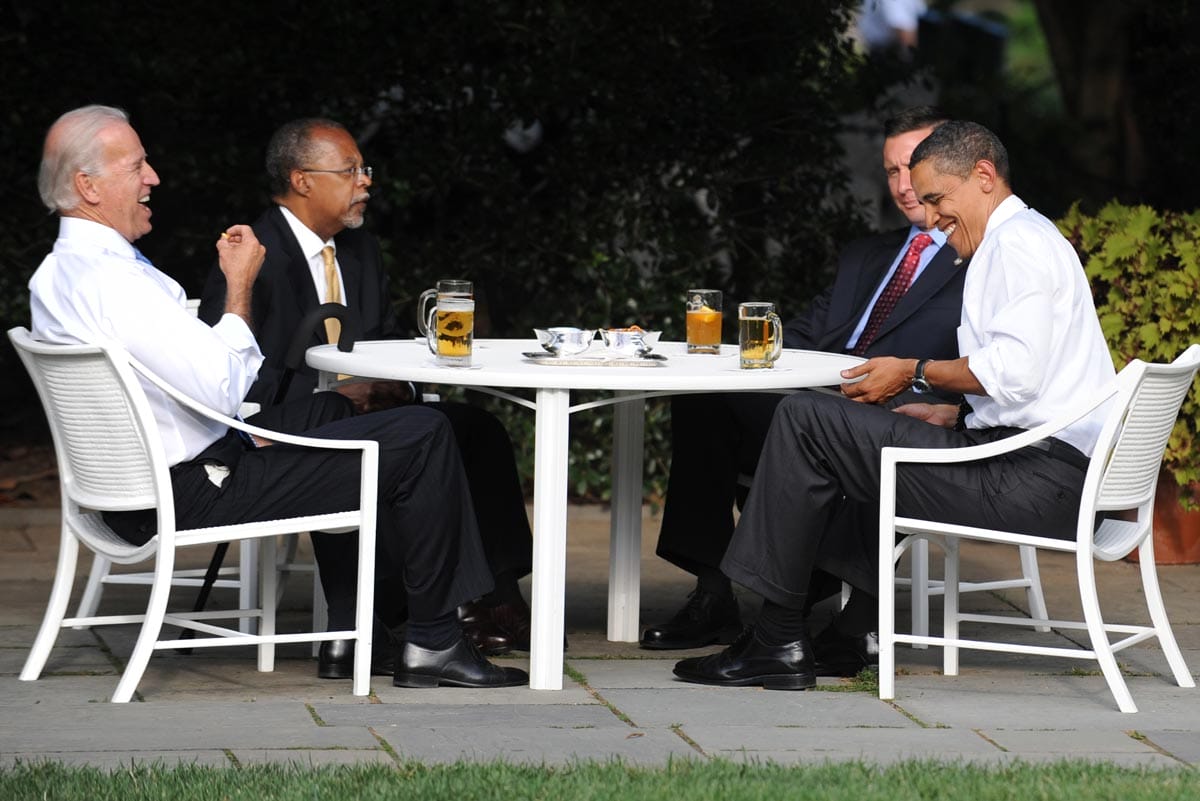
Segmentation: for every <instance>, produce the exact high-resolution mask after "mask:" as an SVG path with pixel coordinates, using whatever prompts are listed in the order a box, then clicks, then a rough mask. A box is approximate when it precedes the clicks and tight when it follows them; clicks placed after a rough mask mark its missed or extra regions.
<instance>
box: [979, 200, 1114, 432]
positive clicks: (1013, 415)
mask: <svg viewBox="0 0 1200 801" xmlns="http://www.w3.org/2000/svg"><path fill="white" fill-rule="evenodd" d="M958 351H959V353H961V354H963V355H964V356H966V357H967V363H968V366H969V367H970V368H971V372H972V373H973V374H974V375H975V377H976V378H977V379H978V380H979V383H980V384H982V385H983V388H984V389H986V390H987V393H988V394H987V395H986V396H983V397H980V396H977V395H968V396H967V400H968V401H969V402H970V403H971V406H972V408H973V409H974V413H973V414H971V415H968V417H967V426H968V427H969V428H994V427H999V426H1015V427H1017V428H1033V427H1034V426H1037V425H1040V424H1042V423H1045V422H1048V421H1050V420H1051V419H1053V418H1054V417H1056V416H1058V415H1059V414H1061V413H1063V412H1065V411H1067V410H1069V409H1072V408H1074V407H1076V406H1078V404H1079V402H1080V401H1081V400H1082V399H1084V398H1085V397H1086V394H1085V393H1087V392H1088V391H1089V390H1091V389H1093V388H1099V387H1103V386H1104V385H1106V384H1107V383H1108V382H1109V381H1111V380H1112V378H1113V376H1114V375H1115V371H1114V370H1113V362H1112V357H1111V356H1110V355H1109V350H1108V346H1107V345H1106V344H1105V341H1104V335H1103V333H1102V332H1101V330H1100V321H1099V319H1098V318H1097V316H1096V307H1095V305H1094V303H1093V302H1092V290H1091V287H1090V286H1089V285H1088V282H1087V276H1086V275H1085V274H1084V272H1083V267H1082V266H1081V265H1080V263H1079V256H1078V255H1077V254H1076V253H1075V249H1074V248H1073V247H1071V243H1070V242H1068V241H1067V240H1066V238H1065V237H1063V235H1062V234H1061V233H1059V231H1058V229H1057V228H1055V226H1054V223H1052V222H1051V221H1050V220H1048V219H1046V218H1045V217H1043V216H1042V215H1041V214H1039V213H1038V212H1036V211H1034V210H1033V209H1031V208H1029V207H1027V206H1026V205H1025V203H1024V202H1023V201H1022V200H1021V199H1020V198H1018V197H1017V196H1016V195H1011V196H1009V197H1008V198H1006V199H1005V200H1004V201H1003V202H1002V203H1001V204H1000V205H999V206H997V207H996V209H995V210H994V211H993V212H992V216H991V217H989V218H988V223H987V229H986V230H985V232H984V236H983V239H982V240H981V242H980V245H979V249H978V250H977V251H976V252H975V255H974V256H972V257H971V263H970V265H969V266H968V268H967V277H966V283H965V284H964V286H963V313H962V324H961V325H960V326H959V328H958ZM1105 408H1106V407H1103V406H1102V407H1101V408H1100V409H1098V410H1097V411H1095V412H1093V413H1092V414H1091V415H1089V416H1088V417H1087V418H1084V419H1083V420H1081V421H1080V422H1078V423H1075V424H1073V425H1071V426H1069V427H1068V428H1066V429H1064V430H1063V431H1062V432H1060V433H1059V434H1057V435H1056V437H1057V438H1058V439H1061V440H1063V441H1065V442H1068V443H1070V444H1071V445H1074V446H1075V447H1076V448H1078V449H1079V450H1080V451H1082V452H1083V453H1085V454H1087V455H1089V456H1090V455H1091V453H1092V449H1093V448H1094V447H1095V445H1096V437H1097V436H1098V435H1099V433H1100V426H1101V424H1102V423H1103V417H1104V412H1105Z"/></svg>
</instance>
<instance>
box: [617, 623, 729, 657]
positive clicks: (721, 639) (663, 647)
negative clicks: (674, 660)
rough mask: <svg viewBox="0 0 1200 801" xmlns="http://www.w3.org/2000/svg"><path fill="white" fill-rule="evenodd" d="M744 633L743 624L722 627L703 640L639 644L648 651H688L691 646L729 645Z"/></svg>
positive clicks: (651, 641)
mask: <svg viewBox="0 0 1200 801" xmlns="http://www.w3.org/2000/svg"><path fill="white" fill-rule="evenodd" d="M741 633H742V629H741V626H738V627H737V628H732V629H721V630H720V631H718V632H717V633H716V634H714V635H713V636H711V637H708V638H706V639H703V640H650V641H647V640H644V639H643V640H642V641H641V642H640V643H638V645H639V646H640V647H642V648H643V649H645V650H647V651H686V650H688V649H691V648H704V647H705V646H707V645H729V644H730V643H732V642H733V641H734V640H736V639H737V636H738V635H739V634H741Z"/></svg>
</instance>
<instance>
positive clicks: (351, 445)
mask: <svg viewBox="0 0 1200 801" xmlns="http://www.w3.org/2000/svg"><path fill="white" fill-rule="evenodd" d="M128 360H129V366H130V367H132V368H133V369H134V370H135V371H136V372H137V373H138V374H139V375H141V376H143V377H144V378H145V379H146V380H147V381H149V382H150V383H152V384H154V386H156V387H158V388H159V389H161V390H162V391H163V392H165V393H167V394H168V395H170V396H171V397H172V398H174V399H175V400H176V401H178V402H179V403H180V404H182V405H183V406H185V407H187V408H188V409H191V410H192V411H194V412H196V413H197V414H199V415H201V416H203V417H207V418H208V419H209V420H215V421H217V422H220V423H224V424H225V425H227V426H229V427H230V428H235V429H237V430H239V431H245V432H246V433H247V434H252V435H253V436H256V437H259V438H261V439H267V440H270V441H271V442H282V443H286V444H288V445H300V446H303V447H307V448H325V449H329V450H361V451H364V452H366V451H369V450H376V451H377V450H378V447H379V443H377V442H375V441H373V440H353V439H324V438H319V437H303V436H298V435H296V434H284V433H282V432H279V431H271V430H270V429H266V428H259V427H258V426H252V425H250V424H249V423H246V422H245V421H243V420H237V419H234V418H232V417H229V416H227V415H224V414H222V413H221V412H218V411H216V410H215V409H210V408H208V407H207V406H205V405H204V404H202V403H199V402H197V401H195V400H193V399H192V398H189V397H188V396H187V395H185V394H183V393H182V392H180V391H179V390H178V389H176V388H175V387H173V386H171V385H170V384H168V383H167V382H166V381H164V380H163V379H162V378H160V377H159V376H158V375H156V374H155V373H154V371H152V370H151V369H150V368H148V367H146V366H145V365H144V364H142V363H141V362H139V361H138V360H136V359H134V358H133V357H132V356H130V357H128Z"/></svg>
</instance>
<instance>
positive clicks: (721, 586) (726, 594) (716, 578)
mask: <svg viewBox="0 0 1200 801" xmlns="http://www.w3.org/2000/svg"><path fill="white" fill-rule="evenodd" d="M696 589H698V590H701V591H702V592H707V593H708V594H709V595H716V596H717V597H719V598H732V597H733V583H732V582H730V581H729V576H726V575H725V574H724V573H722V572H721V571H720V570H716V569H714V568H706V569H704V570H702V571H700V572H699V573H697V574H696Z"/></svg>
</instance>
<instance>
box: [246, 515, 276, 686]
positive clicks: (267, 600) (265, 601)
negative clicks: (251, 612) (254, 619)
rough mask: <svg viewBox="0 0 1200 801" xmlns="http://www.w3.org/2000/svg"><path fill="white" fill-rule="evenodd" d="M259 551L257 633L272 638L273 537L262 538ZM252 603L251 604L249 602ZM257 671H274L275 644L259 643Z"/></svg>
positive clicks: (273, 613)
mask: <svg viewBox="0 0 1200 801" xmlns="http://www.w3.org/2000/svg"><path fill="white" fill-rule="evenodd" d="M258 545H259V548H260V549H261V550H260V552H259V554H258V556H259V565H258V566H259V583H258V587H257V589H258V599H257V601H258V603H259V604H260V607H259V608H260V609H261V610H262V615H261V616H260V617H259V620H258V633H259V635H260V636H263V637H272V636H274V635H275V612H276V604H277V599H278V598H279V596H278V594H277V593H276V589H275V582H276V578H277V577H278V575H279V574H278V572H277V571H276V569H275V537H263V538H261V539H260V540H259V541H258ZM251 603H253V602H251ZM242 608H243V609H248V608H251V607H250V605H249V604H248V605H246V606H243V607H242ZM258 669H259V670H260V671H261V672H263V673H270V672H271V671H272V670H274V669H275V643H259V644H258Z"/></svg>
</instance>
